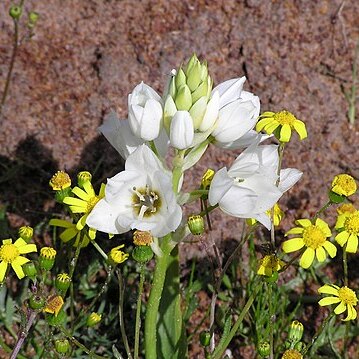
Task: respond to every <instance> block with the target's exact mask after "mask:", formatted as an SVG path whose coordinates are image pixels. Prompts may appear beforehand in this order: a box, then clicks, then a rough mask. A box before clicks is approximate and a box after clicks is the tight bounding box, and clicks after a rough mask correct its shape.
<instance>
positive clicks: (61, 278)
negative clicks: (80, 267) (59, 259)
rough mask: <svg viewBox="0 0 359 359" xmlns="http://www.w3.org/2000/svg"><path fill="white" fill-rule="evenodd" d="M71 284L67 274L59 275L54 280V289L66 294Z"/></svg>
mask: <svg viewBox="0 0 359 359" xmlns="http://www.w3.org/2000/svg"><path fill="white" fill-rule="evenodd" d="M70 284H71V278H70V276H69V275H68V274H67V273H59V274H58V275H57V276H56V279H55V287H56V289H57V290H59V291H60V292H66V291H67V289H68V288H69V286H70Z"/></svg>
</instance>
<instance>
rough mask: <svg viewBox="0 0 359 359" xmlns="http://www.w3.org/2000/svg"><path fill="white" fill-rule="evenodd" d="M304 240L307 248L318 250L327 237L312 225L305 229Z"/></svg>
mask: <svg viewBox="0 0 359 359" xmlns="http://www.w3.org/2000/svg"><path fill="white" fill-rule="evenodd" d="M303 240H304V244H305V245H306V246H307V247H310V248H313V249H317V248H318V247H321V246H322V245H323V244H324V243H325V240H326V236H325V234H324V233H323V231H322V230H321V229H320V228H318V227H317V226H314V225H312V226H309V227H307V228H304V231H303Z"/></svg>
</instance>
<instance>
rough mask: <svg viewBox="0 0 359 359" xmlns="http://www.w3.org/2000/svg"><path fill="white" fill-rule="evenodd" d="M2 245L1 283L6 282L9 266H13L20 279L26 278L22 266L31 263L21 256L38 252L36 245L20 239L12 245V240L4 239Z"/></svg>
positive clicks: (0, 252) (0, 254)
mask: <svg viewBox="0 0 359 359" xmlns="http://www.w3.org/2000/svg"><path fill="white" fill-rule="evenodd" d="M2 243H3V244H2V246H1V247H0V260H1V262H0V283H2V282H3V281H4V278H5V275H6V272H7V270H8V267H9V265H11V267H12V269H13V270H14V271H15V273H16V275H17V277H18V278H19V279H22V278H24V277H25V273H24V271H23V269H22V265H23V264H25V263H27V262H30V260H29V259H27V258H25V257H23V256H21V254H27V253H32V252H37V248H36V245H35V244H28V243H26V242H25V241H24V240H23V239H22V238H18V239H17V240H16V241H15V243H12V239H4V240H3V241H2Z"/></svg>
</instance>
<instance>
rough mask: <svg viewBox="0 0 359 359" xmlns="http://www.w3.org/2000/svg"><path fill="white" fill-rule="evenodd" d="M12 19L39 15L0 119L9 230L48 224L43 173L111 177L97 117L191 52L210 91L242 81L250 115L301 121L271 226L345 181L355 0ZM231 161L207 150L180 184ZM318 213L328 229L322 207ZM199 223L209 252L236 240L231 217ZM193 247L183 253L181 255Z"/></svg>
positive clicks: (158, 80) (6, 23)
mask: <svg viewBox="0 0 359 359" xmlns="http://www.w3.org/2000/svg"><path fill="white" fill-rule="evenodd" d="M9 5H10V1H2V2H1V3H0V91H2V89H3V87H4V83H5V78H6V74H7V71H8V66H9V61H10V57H11V49H12V41H13V24H12V20H11V18H10V17H9V16H8V15H7V12H8V8H9ZM25 9H26V11H30V10H36V11H37V12H38V13H39V14H40V19H39V21H38V24H37V26H36V28H35V35H34V36H33V37H32V39H31V40H30V41H23V42H22V43H21V45H20V47H19V51H18V56H17V58H16V63H15V67H14V72H13V77H12V81H11V86H10V90H9V95H8V99H7V101H6V105H5V107H4V110H3V117H2V118H0V168H1V172H0V191H1V197H0V204H1V205H4V204H6V205H7V207H6V208H7V215H8V218H9V219H10V226H12V227H16V226H18V225H21V224H24V223H27V224H31V225H36V224H38V223H39V218H44V217H45V219H48V218H49V217H50V216H51V211H53V201H52V199H51V193H50V191H49V189H48V187H47V183H48V180H49V178H50V177H51V175H52V174H53V173H54V172H55V171H56V170H57V169H66V170H68V171H69V172H70V173H72V174H74V173H76V172H77V171H78V170H83V169H89V170H94V169H95V168H96V165H97V164H98V163H99V167H98V169H97V179H98V180H97V182H98V183H99V182H100V181H101V180H104V179H105V178H106V177H109V176H111V175H113V174H115V173H116V172H118V171H119V169H121V168H122V166H123V162H122V161H121V160H120V158H119V156H118V155H117V153H116V151H114V150H113V149H112V148H111V146H110V145H109V144H108V143H107V142H106V141H105V140H104V139H103V138H102V137H99V134H98V132H97V127H98V126H99V125H100V124H101V123H102V121H103V118H104V116H105V114H106V113H107V112H108V111H109V110H110V109H115V110H117V111H118V113H119V115H120V116H121V117H122V118H125V117H126V116H127V95H128V93H130V92H131V90H132V89H133V88H134V87H135V86H136V85H137V84H138V83H139V82H140V81H144V82H145V83H147V84H149V85H151V86H152V87H154V88H155V89H156V90H158V91H159V92H161V91H162V90H163V87H164V84H165V82H166V76H167V74H168V73H169V71H170V70H171V69H172V68H175V67H177V66H178V65H179V63H180V62H182V61H185V60H186V59H187V58H188V57H189V56H190V55H191V54H192V53H193V52H195V53H196V54H197V55H198V56H199V57H201V58H205V59H206V60H207V61H208V64H209V69H210V72H211V73H212V75H213V78H214V81H215V84H218V83H220V82H222V81H224V80H226V79H229V78H233V77H238V76H243V75H245V76H246V77H247V82H246V85H245V89H246V90H248V91H251V92H253V93H255V94H256V95H258V96H259V97H260V100H261V109H262V112H263V111H265V110H271V111H278V110H282V109H287V110H289V111H291V112H293V113H294V114H295V115H296V116H297V117H298V118H299V119H301V120H303V121H304V122H305V123H306V125H307V128H308V133H309V136H308V139H306V140H305V141H299V140H298V139H297V138H296V139H294V141H292V142H291V143H290V144H289V145H288V146H287V148H286V150H285V157H284V167H296V168H298V169H300V170H301V171H303V172H304V175H303V178H302V179H301V181H300V182H299V183H298V184H297V185H296V186H295V188H293V189H292V190H291V191H290V193H289V194H287V195H286V196H284V197H283V199H282V200H281V204H282V205H283V207H284V208H285V209H286V210H287V212H286V214H287V218H286V220H285V222H284V224H283V229H284V230H286V229H288V228H289V227H290V226H291V225H292V221H293V220H294V219H295V218H299V217H307V216H311V215H313V213H314V212H315V211H316V210H317V209H318V208H320V207H321V205H322V204H324V203H325V202H326V198H327V197H326V196H327V190H328V186H329V185H330V183H331V180H332V178H333V176H334V175H336V174H338V173H343V172H346V173H350V174H352V175H353V176H354V177H355V178H357V179H359V161H358V159H359V151H358V149H357V143H358V140H359V123H358V122H355V123H354V125H353V126H350V125H349V122H348V117H347V111H348V102H347V100H346V99H345V96H344V94H343V88H344V89H345V90H346V91H349V90H350V87H351V85H352V81H353V79H352V66H353V61H354V52H355V46H356V44H357V42H358V41H359V17H358V16H357V14H358V13H359V2H358V1H355V0H351V1H349V0H347V1H329V0H321V1H304V0H302V1H275V0H273V1H259V0H247V1H234V0H227V1H204V0H198V1H174V0H170V1H163V0H161V1H148V0H147V1H141V2H139V1H136V2H134V1H130V0H128V1H115V0H113V1H111V0H107V1H104V0H97V1H94V0H88V1H80V0H67V1H66V2H65V1H56V0H49V1H31V0H28V1H26V2H25ZM23 20H25V18H23ZM24 23H25V21H23V22H22V24H23V25H22V26H21V29H20V33H21V35H24V34H25V33H26V28H25V25H24ZM356 109H357V111H358V110H359V109H358V106H357V107H356ZM238 153H239V152H238V151H237V152H235V153H233V152H230V151H229V152H223V151H222V150H219V149H217V148H215V147H211V148H210V149H209V151H208V152H207V153H206V154H205V156H204V157H203V159H202V160H201V162H200V163H199V164H198V166H197V167H196V169H194V170H193V171H192V172H191V173H189V174H188V175H187V176H186V181H188V184H189V185H196V183H198V180H199V178H200V176H201V175H202V173H203V172H204V171H205V170H206V166H207V165H208V163H210V164H211V166H212V168H214V169H219V168H221V167H223V166H225V165H227V166H228V165H230V164H231V162H232V161H233V160H234V158H235V156H236V154H238ZM355 203H356V204H358V201H357V200H356V201H355ZM328 214H329V217H328V218H329V221H330V222H331V224H333V221H334V214H335V212H334V210H329V211H328ZM224 221H225V222H224ZM223 223H226V225H225V226H223ZM213 225H214V228H216V229H215V230H214V231H213V232H212V238H214V240H215V241H216V242H217V243H218V245H219V247H221V243H222V241H226V240H233V238H237V236H236V233H238V231H239V229H240V224H239V222H238V220H237V219H234V218H228V217H225V216H223V215H221V214H220V213H219V212H216V213H214V215H213ZM200 249H201V248H200V246H197V247H194V246H184V248H183V256H184V258H187V259H188V258H191V257H193V256H197V255H198V254H199V252H200ZM352 281H353V283H354V282H355V283H356V284H358V276H357V275H355V276H354V277H353V278H352Z"/></svg>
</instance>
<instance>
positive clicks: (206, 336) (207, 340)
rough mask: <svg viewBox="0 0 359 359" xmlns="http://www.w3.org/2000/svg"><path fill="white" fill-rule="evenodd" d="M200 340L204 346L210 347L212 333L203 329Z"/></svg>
mask: <svg viewBox="0 0 359 359" xmlns="http://www.w3.org/2000/svg"><path fill="white" fill-rule="evenodd" d="M199 341H200V343H201V344H202V345H203V346H204V347H208V346H209V344H210V342H211V334H210V333H209V332H207V331H203V332H201V333H200V335H199Z"/></svg>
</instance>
